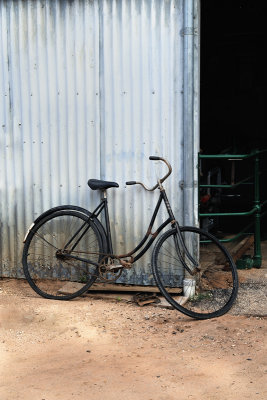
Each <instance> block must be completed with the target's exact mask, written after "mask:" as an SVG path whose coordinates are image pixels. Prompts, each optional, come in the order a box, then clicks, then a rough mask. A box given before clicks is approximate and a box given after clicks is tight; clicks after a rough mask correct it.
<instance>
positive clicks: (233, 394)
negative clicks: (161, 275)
mask: <svg viewBox="0 0 267 400" xmlns="http://www.w3.org/2000/svg"><path fill="white" fill-rule="evenodd" d="M0 288H1V289H0V373H1V381H0V399H1V400H17V399H21V400H22V399H23V400H56V399H60V400H63V399H64V400H69V399H81V400H83V399H90V400H100V399H101V400H102V399H109V400H115V399H116V400H117V399H120V400H133V399H135V400H136V399H138V400H139V399H141V400H174V399H175V400H177V399H179V400H184V399H198V400H202V399H205V400H209V399H212V400H213V399H216V400H217V399H228V400H231V399H251V400H252V399H262V400H263V399H264V400H265V399H266V398H267V387H266V385H267V383H266V382H267V379H266V378H267V363H266V339H265V338H266V319H265V318H264V317H252V316H250V317H248V316H244V315H243V316H236V315H229V314H228V315H226V316H223V317H220V318H217V319H213V320H208V321H195V320H193V319H190V318H187V317H185V316H183V315H182V314H180V313H178V312H177V311H175V310H168V309H156V308H153V307H152V306H145V307H142V308H141V307H138V306H137V305H136V304H133V303H125V302H121V301H117V302H114V301H113V302H111V301H107V300H97V299H91V298H88V297H82V298H78V299H76V300H73V301H70V302H58V301H51V300H45V299H42V298H41V297H39V296H37V295H36V294H35V293H34V292H33V291H32V290H31V289H30V287H29V285H28V284H27V282H24V281H16V280H2V281H0Z"/></svg>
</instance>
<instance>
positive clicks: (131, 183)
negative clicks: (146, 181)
mask: <svg viewBox="0 0 267 400" xmlns="http://www.w3.org/2000/svg"><path fill="white" fill-rule="evenodd" d="M125 183H126V185H136V181H129V182H125Z"/></svg>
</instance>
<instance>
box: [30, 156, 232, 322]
mask: <svg viewBox="0 0 267 400" xmlns="http://www.w3.org/2000/svg"><path fill="white" fill-rule="evenodd" d="M149 159H150V160H156V161H157V160H160V161H163V162H164V163H165V164H166V165H167V167H168V172H167V174H166V175H164V177H163V178H161V179H158V181H157V183H156V184H155V185H154V186H153V187H152V188H148V187H146V186H145V185H144V184H143V183H142V182H136V181H130V182H126V185H136V184H140V185H141V186H142V187H143V188H144V189H145V190H148V191H154V190H155V189H159V191H160V194H159V199H158V202H157V204H156V207H155V209H154V212H153V215H152V218H151V221H150V223H149V227H148V230H147V233H146V234H145V236H144V238H143V239H142V240H141V242H140V243H139V244H138V245H137V246H136V247H135V248H134V249H133V250H131V251H129V252H128V253H125V254H120V255H116V254H114V253H113V248H112V238H111V230H110V220H109V211H108V201H107V189H110V188H117V187H118V186H119V185H118V184H117V183H116V182H109V181H103V180H97V179H90V180H89V181H88V185H89V187H90V188H91V189H92V190H100V191H101V192H102V196H101V200H100V203H99V205H98V206H97V207H96V208H95V210H94V211H93V212H89V211H88V210H85V209H83V208H81V207H76V206H70V205H65V206H59V207H55V208H52V209H51V210H48V211H46V212H45V213H43V214H42V215H41V216H40V217H39V218H37V219H36V220H35V221H34V223H33V224H32V226H31V227H30V228H29V230H28V232H27V234H26V236H25V239H24V249H23V257H22V262H23V269H24V274H25V277H26V279H27V280H28V282H29V284H30V286H31V287H32V289H33V290H35V292H36V293H38V294H39V295H41V296H43V297H45V298H48V299H56V300H70V299H73V298H75V297H77V296H79V295H81V294H83V293H84V292H86V291H88V289H89V288H90V286H91V285H92V284H93V283H94V282H95V281H96V279H97V278H100V279H102V280H104V281H112V280H116V279H118V277H119V276H120V275H121V273H122V271H123V270H124V269H130V268H132V266H133V264H134V262H135V261H137V260H138V259H139V258H141V257H142V256H143V255H144V254H145V252H146V251H147V250H148V249H149V248H150V246H151V245H152V244H153V243H154V241H155V239H156V238H157V237H158V235H159V233H160V232H161V231H162V230H163V229H164V228H165V227H166V226H167V225H171V227H170V229H168V230H167V231H165V232H164V233H162V235H161V236H160V237H159V238H158V239H157V242H156V244H155V246H154V248H153V252H152V271H153V276H154V279H155V282H156V284H157V286H158V288H159V290H160V292H161V293H162V295H163V296H164V297H165V298H166V299H167V301H168V302H169V303H170V304H171V305H172V306H173V307H174V308H175V309H177V310H179V311H180V312H182V313H183V314H186V315H188V316H190V317H193V318H197V319H208V318H214V317H218V316H221V315H223V314H225V313H226V312H227V311H229V309H230V308H231V306H232V305H233V303H234V301H235V298H236V296H237V292H238V276H237V270H236V266H235V264H234V262H233V259H232V257H231V255H230V254H229V252H228V250H227V249H226V248H225V247H224V246H223V245H222V244H221V243H220V242H219V241H218V239H217V238H215V237H214V236H213V235H212V234H211V233H209V232H207V231H204V230H202V229H200V228H197V227H189V226H187V227H180V226H179V223H178V221H177V220H176V219H175V217H174V215H173V211H172V209H171V205H170V203H169V200H168V198H167V195H166V192H165V189H164V188H163V185H162V184H163V182H164V181H165V180H166V179H167V178H168V176H169V175H170V174H171V172H172V167H171V165H170V164H169V162H168V161H167V160H165V159H164V158H161V157H157V156H151V157H149ZM162 203H164V204H165V207H166V209H167V212H168V218H167V219H166V220H165V221H164V222H163V223H162V224H161V225H160V226H159V227H158V228H157V229H156V230H155V231H154V232H153V233H152V228H153V226H154V222H155V219H156V216H157V214H158V212H159V209H160V207H161V205H162ZM101 213H104V217H105V218H104V219H105V221H104V223H103V224H102V223H101V222H100V220H99V216H100V214H101ZM189 248H190V249H191V252H190V251H189V250H188V249H189ZM193 253H194V256H193V255H192V254H193ZM65 280H67V281H74V282H79V283H80V284H81V285H80V286H81V287H80V288H77V290H76V291H75V292H74V293H72V294H64V293H62V292H61V291H60V288H61V287H62V281H65Z"/></svg>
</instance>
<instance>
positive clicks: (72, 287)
mask: <svg viewBox="0 0 267 400" xmlns="http://www.w3.org/2000/svg"><path fill="white" fill-rule="evenodd" d="M83 286H84V285H83V284H82V283H78V282H67V283H64V284H63V286H62V288H61V289H59V293H61V294H72V293H74V292H77V290H79V289H81V288H82V287H83ZM91 291H99V292H106V291H107V292H148V293H159V292H160V291H159V288H158V287H157V286H135V285H123V284H120V283H117V284H114V283H101V282H99V283H94V284H93V285H92V286H91V287H90V289H89V293H90V292H91ZM181 291H182V288H169V289H168V292H170V293H180V292H181Z"/></svg>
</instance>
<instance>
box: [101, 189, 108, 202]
mask: <svg viewBox="0 0 267 400" xmlns="http://www.w3.org/2000/svg"><path fill="white" fill-rule="evenodd" d="M101 192H102V197H101V200H103V199H106V198H107V190H106V189H103V190H101Z"/></svg>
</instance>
